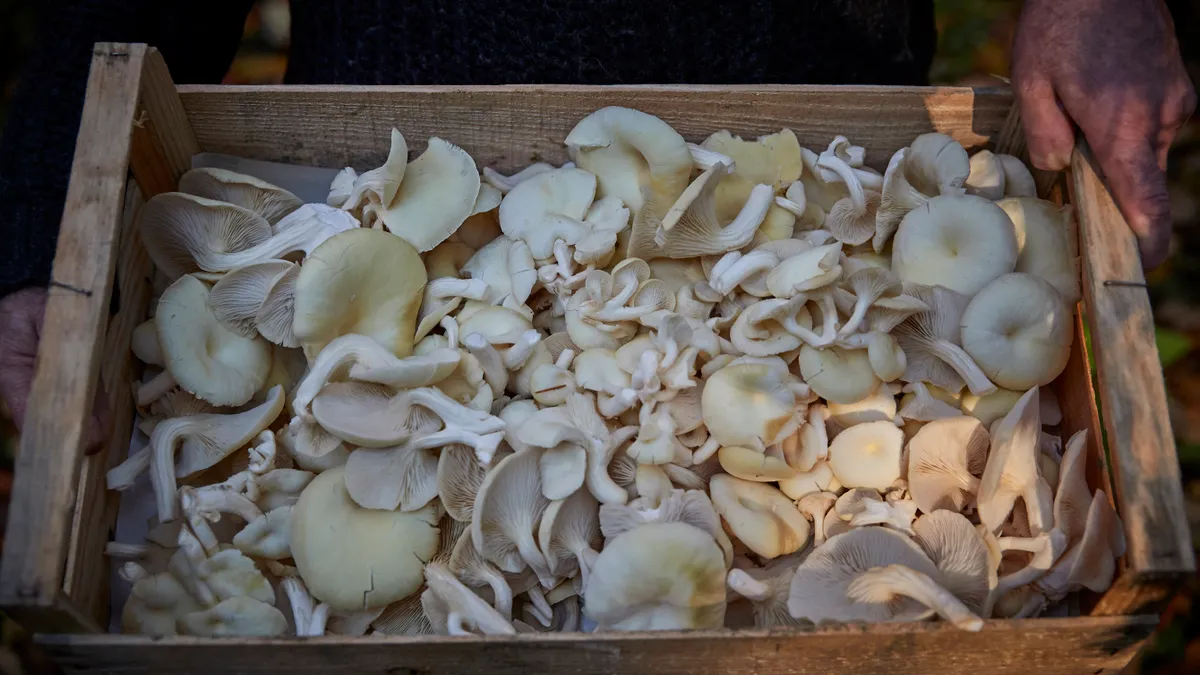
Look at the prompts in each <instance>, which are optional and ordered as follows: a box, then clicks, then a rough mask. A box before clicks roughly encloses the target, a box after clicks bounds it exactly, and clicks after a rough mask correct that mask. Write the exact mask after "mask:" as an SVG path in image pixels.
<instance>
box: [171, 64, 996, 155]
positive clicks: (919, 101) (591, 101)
mask: <svg viewBox="0 0 1200 675" xmlns="http://www.w3.org/2000/svg"><path fill="white" fill-rule="evenodd" d="M179 93H180V97H181V98H182V100H183V105H184V108H185V109H186V110H187V113H188V119H189V120H191V123H192V128H193V129H194V130H195V132H196V139H197V140H198V141H199V143H200V147H202V148H203V149H204V150H205V151H208V152H223V153H228V154H235V155H239V156H242V157H251V158H254V159H264V160H273V161H280V162H291V163H295V164H307V165H314V166H327V167H335V168H336V167H342V166H347V165H351V166H355V167H358V168H360V169H361V168H371V167H374V166H378V165H379V164H381V163H382V162H383V160H384V158H385V157H386V155H387V151H388V142H387V139H388V134H389V132H390V130H391V128H392V127H393V126H394V127H396V128H398V129H400V130H401V131H402V132H403V133H404V136H405V138H406V139H407V140H408V143H409V148H410V149H414V150H416V151H420V150H421V149H422V148H423V147H424V145H425V140H426V139H427V138H428V137H430V136H441V137H444V138H446V140H449V141H451V142H453V143H456V144H458V145H460V146H462V147H463V148H465V149H466V150H467V151H468V152H470V153H471V155H472V156H473V157H474V158H475V161H476V163H477V164H478V165H479V166H480V167H484V166H489V167H493V168H496V169H499V170H502V171H510V170H513V169H517V168H520V167H523V166H525V165H527V164H530V163H532V162H535V161H549V162H553V163H555V164H558V163H562V162H564V161H566V160H567V159H568V158H567V154H566V149H565V148H564V147H563V145H562V142H563V139H564V138H566V136H567V133H568V132H569V131H570V130H571V128H572V127H573V126H574V125H575V123H576V122H578V121H579V120H580V119H582V118H583V117H584V116H585V115H587V114H588V113H590V112H592V111H593V110H596V109H597V108H601V107H604V106H608V105H619V106H628V107H633V108H637V109H639V110H643V111H645V112H648V113H651V114H654V115H658V116H660V117H662V118H663V119H664V120H666V121H667V122H669V123H670V124H671V125H672V126H673V127H674V128H675V129H676V130H678V131H679V133H681V134H682V135H683V136H684V137H685V138H687V139H688V140H690V141H701V140H703V139H704V138H705V137H706V136H708V135H709V134H711V133H713V132H714V131H717V130H719V129H729V130H731V131H733V132H735V133H739V134H742V135H759V134H765V133H772V132H775V131H778V130H779V129H780V128H781V127H790V128H792V129H793V130H794V131H795V132H796V135H797V136H798V137H799V139H800V142H801V144H803V145H805V146H807V147H811V148H816V149H823V148H824V147H825V146H827V145H828V144H829V141H830V140H832V138H833V137H834V136H836V135H838V134H845V135H847V136H849V137H850V139H851V140H852V141H853V142H854V143H856V144H858V145H862V146H864V147H866V148H868V149H869V152H868V153H867V161H868V163H869V164H871V165H872V166H874V167H875V168H878V169H883V168H884V167H886V165H887V161H888V159H889V158H890V157H891V155H892V153H893V152H895V151H896V150H897V149H899V148H901V147H904V146H906V145H908V144H909V143H911V142H912V139H913V138H914V137H915V136H917V135H918V134H921V133H925V132H928V131H934V130H936V131H941V132H944V133H947V134H950V135H951V136H953V137H955V138H956V139H957V140H959V142H961V143H963V144H964V145H966V146H967V147H977V146H982V145H984V144H986V143H987V142H988V140H989V137H990V136H989V135H990V133H991V132H993V131H995V130H997V129H1000V127H1001V125H1002V123H1003V122H1004V119H1005V115H1007V113H1008V110H1009V108H1010V107H1011V103H1012V95H1011V93H1009V91H1008V90H1007V89H979V90H972V89H968V88H962V87H907V88H905V87H829V86H796V85H773V86H691V85H678V86H620V87H617V86H614V87H581V86H564V85H557V86H541V85H537V86H494V87H354V86H304V87H296V86H293V87H279V86H262V87H223V86H184V87H180V88H179Z"/></svg>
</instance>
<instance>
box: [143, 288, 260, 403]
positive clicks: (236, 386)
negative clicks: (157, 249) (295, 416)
mask: <svg viewBox="0 0 1200 675" xmlns="http://www.w3.org/2000/svg"><path fill="white" fill-rule="evenodd" d="M154 323H155V327H156V328H157V331H158V341H159V345H160V346H161V348H162V353H163V358H164V360H165V362H166V368H167V372H169V373H170V374H171V376H172V377H173V378H175V381H176V382H178V383H179V385H180V386H181V387H183V388H184V389H186V390H188V391H189V392H191V393H192V394H195V396H196V397H197V398H199V399H201V400H204V401H208V402H209V403H212V404H214V405H242V404H243V403H246V402H247V401H249V400H250V397H251V396H253V395H254V392H256V391H258V390H259V389H260V388H261V387H262V385H263V383H265V382H266V379H267V373H268V371H270V369H271V346H270V345H269V344H267V342H266V341H265V340H263V339H261V338H258V337H253V338H244V337H242V336H240V335H238V334H236V333H234V332H232V331H230V330H229V329H228V328H226V327H225V326H224V324H222V323H221V322H220V321H219V320H218V319H217V317H216V316H215V315H214V314H213V311H212V308H211V306H210V304H209V289H208V287H207V286H205V285H204V282H202V281H200V280H199V279H197V278H196V277H194V276H192V275H190V274H189V275H184V276H182V277H180V278H179V279H178V280H177V281H176V282H175V283H173V284H171V286H170V287H168V288H167V290H165V291H163V294H162V297H160V298H159V301H158V310H157V311H156V312H155V315H154Z"/></svg>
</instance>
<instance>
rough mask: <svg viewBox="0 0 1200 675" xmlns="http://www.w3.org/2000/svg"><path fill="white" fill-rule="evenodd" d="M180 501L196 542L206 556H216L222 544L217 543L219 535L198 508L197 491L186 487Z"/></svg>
mask: <svg viewBox="0 0 1200 675" xmlns="http://www.w3.org/2000/svg"><path fill="white" fill-rule="evenodd" d="M179 501H180V503H181V505H182V507H183V516H184V518H186V519H187V522H188V526H189V527H191V528H192V533H193V534H194V535H195V537H196V540H197V541H199V542H200V546H201V547H202V548H203V549H204V553H205V555H210V556H211V555H216V553H217V552H218V551H219V550H220V542H218V541H217V535H216V534H214V533H213V531H212V528H211V527H209V525H208V520H207V519H206V516H207V514H206V513H204V512H203V511H201V510H200V509H199V508H198V507H197V504H196V490H195V489H194V488H190V487H186V486H185V487H183V488H181V489H180V490H179Z"/></svg>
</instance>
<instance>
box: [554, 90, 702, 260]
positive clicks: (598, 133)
mask: <svg viewBox="0 0 1200 675" xmlns="http://www.w3.org/2000/svg"><path fill="white" fill-rule="evenodd" d="M565 142H566V144H567V148H568V149H569V150H570V151H571V157H572V158H573V159H574V160H575V162H576V163H577V164H578V165H579V168H581V169H584V170H586V171H590V172H592V173H593V174H595V175H596V180H597V191H596V196H597V197H606V196H613V197H618V198H620V200H621V201H623V202H625V205H626V206H628V207H629V209H630V211H632V212H633V213H634V214H635V216H634V219H633V230H632V232H631V236H630V239H631V241H632V240H633V239H637V238H644V237H645V236H646V234H645V233H649V235H650V236H653V233H654V229H655V228H656V227H657V226H658V223H659V222H660V221H661V219H662V217H663V216H664V215H665V214H666V212H667V210H668V209H669V208H671V205H672V204H673V203H674V202H675V200H676V199H677V198H678V197H679V195H680V194H682V193H683V191H684V189H685V188H686V187H687V184H688V178H689V177H690V176H691V173H692V169H693V167H694V165H693V163H692V153H691V151H690V150H688V146H687V141H685V140H683V137H682V136H680V135H679V134H678V133H677V132H676V131H675V130H674V129H672V128H671V126H670V125H669V124H667V123H666V122H664V121H662V120H661V119H659V118H657V117H655V116H653V115H648V114H646V113H644V112H640V111H638V110H632V109H629V108H620V107H615V106H612V107H607V108H601V109H599V110H597V111H595V112H593V113H592V114H590V115H588V116H587V117H585V118H583V119H582V120H580V121H579V123H578V124H576V125H575V128H574V129H572V130H571V133H569V134H567V138H566V141H565ZM643 207H646V208H645V212H643Z"/></svg>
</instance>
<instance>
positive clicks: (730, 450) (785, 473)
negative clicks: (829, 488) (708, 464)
mask: <svg viewBox="0 0 1200 675" xmlns="http://www.w3.org/2000/svg"><path fill="white" fill-rule="evenodd" d="M717 460H718V461H719V462H720V463H721V468H722V469H724V470H725V473H728V474H729V475H731V476H734V477H737V478H740V479H742V480H749V481H756V482H760V483H771V482H774V481H784V480H788V479H791V478H795V477H796V474H797V473H799V472H798V471H797V470H796V469H794V468H792V467H791V466H789V465H788V463H787V462H785V461H784V460H782V459H778V458H776V457H771V456H770V455H765V454H763V453H761V452H759V451H758V450H751V449H750V448H743V447H741V446H737V445H726V446H724V447H722V448H721V449H720V450H718V451H717ZM810 468H811V467H810Z"/></svg>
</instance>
